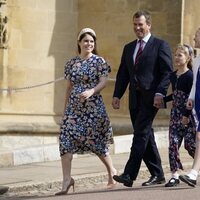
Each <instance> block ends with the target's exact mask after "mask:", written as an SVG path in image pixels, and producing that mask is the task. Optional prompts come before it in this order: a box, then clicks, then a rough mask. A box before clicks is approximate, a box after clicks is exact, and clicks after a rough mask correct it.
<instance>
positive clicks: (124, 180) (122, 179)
mask: <svg viewBox="0 0 200 200" xmlns="http://www.w3.org/2000/svg"><path fill="white" fill-rule="evenodd" d="M113 179H114V180H115V181H117V182H119V183H123V184H124V186H126V187H132V185H133V181H132V180H131V178H130V176H129V175H128V174H121V175H119V176H118V175H114V176H113Z"/></svg>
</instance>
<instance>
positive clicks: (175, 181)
mask: <svg viewBox="0 0 200 200" xmlns="http://www.w3.org/2000/svg"><path fill="white" fill-rule="evenodd" d="M179 183H180V181H179V179H177V178H171V179H170V180H169V181H168V183H166V184H165V187H175V186H177V185H178V184H179Z"/></svg>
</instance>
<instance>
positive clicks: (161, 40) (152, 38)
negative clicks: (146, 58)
mask: <svg viewBox="0 0 200 200" xmlns="http://www.w3.org/2000/svg"><path fill="white" fill-rule="evenodd" d="M150 40H152V41H153V42H155V43H159V44H161V43H167V42H166V41H165V40H163V39H161V38H159V37H156V36H153V35H152V36H151V37H150Z"/></svg>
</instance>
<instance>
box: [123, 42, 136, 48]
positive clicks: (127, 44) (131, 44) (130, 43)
mask: <svg viewBox="0 0 200 200" xmlns="http://www.w3.org/2000/svg"><path fill="white" fill-rule="evenodd" d="M136 44H137V40H133V41H131V42H129V43H126V44H125V45H124V48H130V47H131V48H132V46H134V45H136Z"/></svg>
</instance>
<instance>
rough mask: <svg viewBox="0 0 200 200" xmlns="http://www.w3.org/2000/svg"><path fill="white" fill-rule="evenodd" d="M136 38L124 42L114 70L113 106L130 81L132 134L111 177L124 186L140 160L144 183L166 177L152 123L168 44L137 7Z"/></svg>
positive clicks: (162, 91) (163, 88)
mask: <svg viewBox="0 0 200 200" xmlns="http://www.w3.org/2000/svg"><path fill="white" fill-rule="evenodd" d="M133 28H134V32H135V34H136V36H137V38H138V39H137V40H135V41H132V42H130V43H128V44H127V45H125V47H124V50H123V54H122V58H121V64H120V66H119V70H118V72H117V78H116V83H115V90H114V94H113V101H112V106H113V108H114V109H119V108H120V98H121V97H122V96H123V94H124V92H125V90H126V88H127V86H128V84H129V110H130V117H131V121H132V125H133V128H134V137H133V141H132V146H131V152H130V157H129V159H128V161H127V163H126V166H125V169H124V172H123V174H121V175H119V176H118V175H115V176H113V178H114V179H115V180H116V181H117V182H120V183H123V184H124V185H125V186H127V187H132V184H133V181H134V180H136V178H137V175H138V172H139V169H140V165H141V162H142V160H143V161H144V162H145V164H146V166H147V168H148V170H149V172H150V174H151V177H150V179H149V180H148V181H147V182H144V183H143V184H142V185H143V186H149V185H155V184H161V183H164V182H165V177H164V173H163V169H162V165H161V159H160V155H159V152H158V149H157V145H156V142H155V138H154V132H153V128H152V123H153V120H154V117H155V115H156V113H157V111H158V109H159V108H161V107H162V106H163V96H165V95H166V93H167V89H168V86H169V75H170V73H171V72H172V57H171V51H170V48H169V45H168V44H167V43H166V42H165V41H163V40H161V39H158V38H156V37H154V36H153V35H151V32H150V29H151V15H150V14H149V12H147V11H138V12H136V13H135V14H134V16H133Z"/></svg>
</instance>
